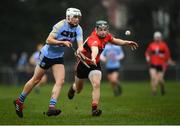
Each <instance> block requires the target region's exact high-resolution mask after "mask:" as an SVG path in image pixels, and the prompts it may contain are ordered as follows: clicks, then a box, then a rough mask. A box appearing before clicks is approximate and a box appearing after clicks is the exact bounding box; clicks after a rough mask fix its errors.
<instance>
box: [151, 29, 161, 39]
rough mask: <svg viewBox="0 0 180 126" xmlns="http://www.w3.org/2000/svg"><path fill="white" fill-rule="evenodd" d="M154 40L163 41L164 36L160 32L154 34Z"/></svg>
mask: <svg viewBox="0 0 180 126" xmlns="http://www.w3.org/2000/svg"><path fill="white" fill-rule="evenodd" d="M153 37H154V39H161V38H162V34H161V32H159V31H156V32H154V36H153Z"/></svg>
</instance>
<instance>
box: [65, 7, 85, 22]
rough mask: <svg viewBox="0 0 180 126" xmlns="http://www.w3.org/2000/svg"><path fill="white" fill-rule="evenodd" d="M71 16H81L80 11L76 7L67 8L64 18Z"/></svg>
mask: <svg viewBox="0 0 180 126" xmlns="http://www.w3.org/2000/svg"><path fill="white" fill-rule="evenodd" d="M73 16H82V14H81V11H80V10H79V9H77V8H68V9H67V10H66V19H67V20H68V18H72V17H73Z"/></svg>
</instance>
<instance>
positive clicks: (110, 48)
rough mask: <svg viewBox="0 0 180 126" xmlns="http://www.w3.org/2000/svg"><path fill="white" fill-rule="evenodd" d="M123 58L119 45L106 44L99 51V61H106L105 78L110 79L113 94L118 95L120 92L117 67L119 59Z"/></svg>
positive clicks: (118, 66) (119, 63)
mask: <svg viewBox="0 0 180 126" xmlns="http://www.w3.org/2000/svg"><path fill="white" fill-rule="evenodd" d="M123 58H124V52H123V50H122V47H121V46H117V45H113V44H107V45H106V46H105V49H104V51H103V52H102V53H101V56H100V59H101V61H103V62H105V63H106V71H107V78H108V80H109V81H110V83H111V85H112V88H113V91H114V95H115V96H119V95H120V94H121V93H122V89H121V85H120V82H119V69H120V67H121V62H120V61H121V60H122V59H123Z"/></svg>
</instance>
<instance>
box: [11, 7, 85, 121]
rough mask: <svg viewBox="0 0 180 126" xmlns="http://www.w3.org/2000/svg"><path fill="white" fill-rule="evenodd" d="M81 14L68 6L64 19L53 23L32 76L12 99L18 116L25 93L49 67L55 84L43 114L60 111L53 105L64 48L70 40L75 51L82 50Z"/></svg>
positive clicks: (59, 85)
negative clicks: (76, 46)
mask: <svg viewBox="0 0 180 126" xmlns="http://www.w3.org/2000/svg"><path fill="white" fill-rule="evenodd" d="M81 16H82V15H81V11H80V10H79V9H76V8H68V9H67V10H66V19H64V20H61V21H60V22H58V23H57V24H55V25H54V27H53V29H52V31H51V33H50V34H49V36H48V38H47V40H46V44H45V45H44V47H43V48H42V49H41V52H40V55H39V61H38V65H37V66H36V68H35V71H34V75H33V77H32V78H31V79H30V80H29V81H28V82H27V83H26V84H25V86H24V89H23V91H22V92H21V94H20V96H19V97H18V98H17V99H16V100H15V101H14V105H15V110H16V114H17V115H18V116H19V117H21V118H22V117H23V103H24V101H25V99H26V97H27V95H28V94H29V93H30V92H31V90H32V89H33V88H34V87H35V86H36V84H38V83H39V82H40V81H41V79H42V77H43V75H44V74H45V72H46V70H47V69H49V68H50V67H51V68H52V73H53V75H54V78H55V84H54V87H53V89H52V95H51V98H50V103H49V108H48V111H47V112H46V113H45V114H46V115H47V116H57V115H59V114H60V113H61V110H60V109H57V108H56V107H55V105H56V103H57V99H58V97H59V94H60V91H61V89H62V86H63V84H64V78H65V68H64V64H63V56H64V48H65V47H66V46H67V47H71V46H72V42H77V45H78V49H77V53H79V52H80V51H82V50H83V35H82V34H83V33H82V29H81V26H80V25H79V22H80V18H81Z"/></svg>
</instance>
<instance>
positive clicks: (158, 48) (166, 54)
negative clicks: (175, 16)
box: [145, 31, 175, 95]
mask: <svg viewBox="0 0 180 126" xmlns="http://www.w3.org/2000/svg"><path fill="white" fill-rule="evenodd" d="M145 57H146V60H147V62H148V64H149V66H150V68H149V73H150V77H151V87H152V93H153V95H156V94H157V86H158V84H160V87H161V94H162V95H164V94H165V89H164V73H165V71H166V68H167V65H168V64H170V65H175V62H174V61H172V59H171V56H170V51H169V48H168V46H167V44H166V42H164V41H163V40H162V34H161V32H159V31H157V32H155V33H154V41H152V42H151V43H150V44H149V46H148V48H147V50H146V52H145Z"/></svg>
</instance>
